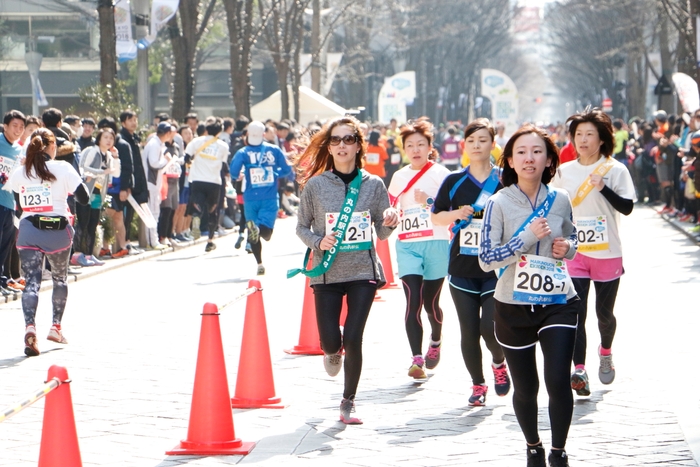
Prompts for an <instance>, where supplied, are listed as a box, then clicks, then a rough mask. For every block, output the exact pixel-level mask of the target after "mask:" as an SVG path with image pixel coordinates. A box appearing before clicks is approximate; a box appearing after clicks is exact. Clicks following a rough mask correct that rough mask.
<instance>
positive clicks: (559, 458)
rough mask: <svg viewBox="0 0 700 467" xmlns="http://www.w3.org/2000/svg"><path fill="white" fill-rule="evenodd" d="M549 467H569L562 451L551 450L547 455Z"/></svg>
mask: <svg viewBox="0 0 700 467" xmlns="http://www.w3.org/2000/svg"><path fill="white" fill-rule="evenodd" d="M549 467H569V457H568V456H567V455H566V451H564V450H563V449H552V451H551V452H550V453H549Z"/></svg>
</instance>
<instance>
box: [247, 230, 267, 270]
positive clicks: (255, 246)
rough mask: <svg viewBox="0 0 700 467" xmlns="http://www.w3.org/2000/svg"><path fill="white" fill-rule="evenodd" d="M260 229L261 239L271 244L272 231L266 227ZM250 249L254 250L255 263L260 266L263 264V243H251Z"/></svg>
mask: <svg viewBox="0 0 700 467" xmlns="http://www.w3.org/2000/svg"><path fill="white" fill-rule="evenodd" d="M258 228H259V229H260V238H262V239H264V240H265V241H266V242H269V241H270V239H271V238H272V229H271V228H269V227H267V226H265V225H261V226H259V227H258ZM250 249H251V250H253V256H255V261H257V262H258V264H262V242H261V241H260V240H259V239H258V241H257V242H255V243H251V244H250Z"/></svg>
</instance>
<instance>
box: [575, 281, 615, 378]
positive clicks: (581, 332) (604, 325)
mask: <svg viewBox="0 0 700 467" xmlns="http://www.w3.org/2000/svg"><path fill="white" fill-rule="evenodd" d="M571 280H572V281H573V282H574V287H575V288H576V292H578V296H579V297H580V298H581V301H580V303H579V309H578V331H577V332H576V347H575V349H574V365H584V364H585V363H586V315H587V314H588V291H589V289H590V287H591V280H590V279H582V278H575V277H574V278H572V279H571ZM593 285H594V286H595V312H596V315H597V316H598V330H599V331H600V345H602V346H603V348H605V349H610V348H612V343H613V339H614V337H615V330H616V329H617V319H616V318H615V315H614V314H613V309H614V308H615V299H616V298H617V289H618V288H619V287H620V279H619V278H617V279H615V280H613V281H610V282H598V281H593Z"/></svg>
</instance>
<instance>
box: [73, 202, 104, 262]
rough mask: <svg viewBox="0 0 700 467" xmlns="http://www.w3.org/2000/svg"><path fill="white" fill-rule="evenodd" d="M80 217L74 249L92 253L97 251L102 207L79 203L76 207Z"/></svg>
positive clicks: (88, 253) (87, 253)
mask: <svg viewBox="0 0 700 467" xmlns="http://www.w3.org/2000/svg"><path fill="white" fill-rule="evenodd" d="M75 209H76V211H77V213H76V214H77V218H78V226H77V227H78V228H77V229H76V236H75V241H74V247H73V248H74V249H75V250H76V251H78V252H80V253H83V254H86V255H88V256H89V255H91V254H92V253H93V251H95V232H96V231H97V224H99V223H100V213H101V209H93V208H92V207H90V204H87V205H85V206H83V205H82V204H80V203H78V204H77V206H76V207H75Z"/></svg>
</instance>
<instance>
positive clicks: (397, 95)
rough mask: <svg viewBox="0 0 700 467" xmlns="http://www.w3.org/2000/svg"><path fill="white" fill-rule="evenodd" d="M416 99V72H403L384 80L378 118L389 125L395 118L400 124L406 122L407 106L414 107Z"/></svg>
mask: <svg viewBox="0 0 700 467" xmlns="http://www.w3.org/2000/svg"><path fill="white" fill-rule="evenodd" d="M415 98H416V72H415V71H403V72H401V73H397V74H395V75H394V76H391V77H389V78H385V79H384V85H383V86H382V89H381V90H380V91H379V98H378V99H377V103H378V109H377V111H378V118H379V121H380V122H382V123H389V121H390V120H391V119H392V118H395V119H396V121H397V122H399V124H401V123H404V122H405V121H406V105H412V104H413V101H414V100H415Z"/></svg>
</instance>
